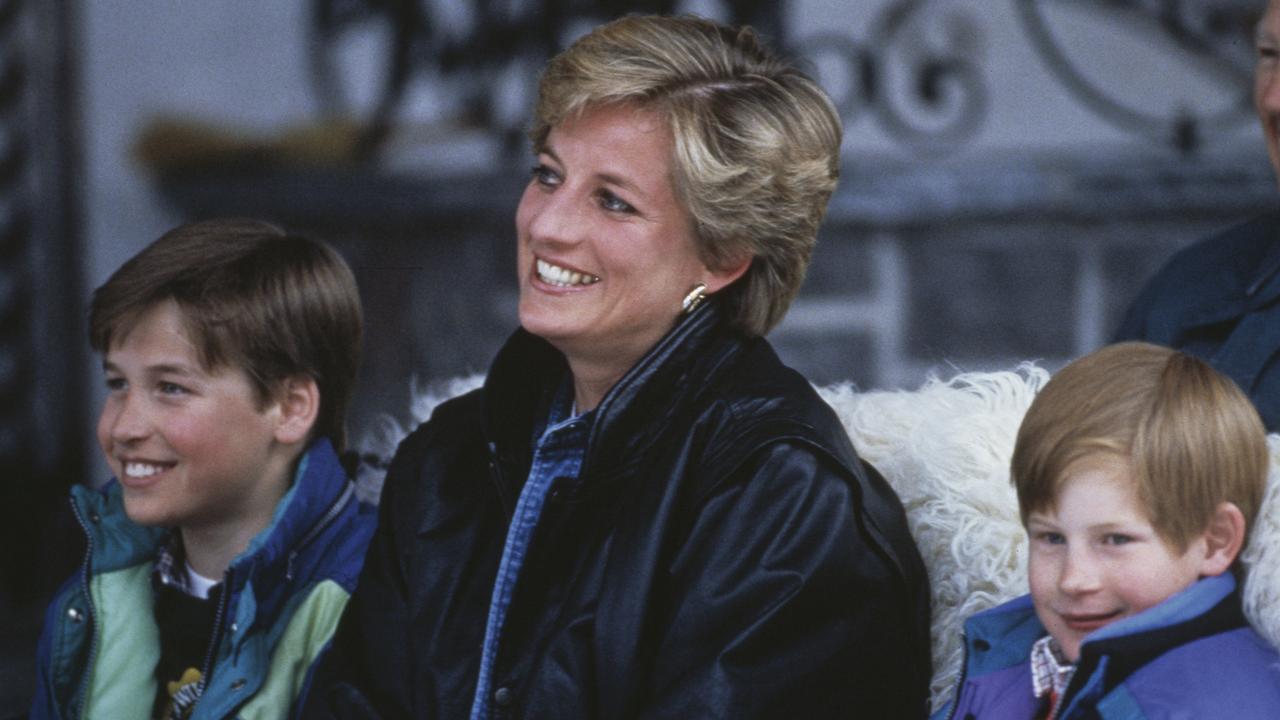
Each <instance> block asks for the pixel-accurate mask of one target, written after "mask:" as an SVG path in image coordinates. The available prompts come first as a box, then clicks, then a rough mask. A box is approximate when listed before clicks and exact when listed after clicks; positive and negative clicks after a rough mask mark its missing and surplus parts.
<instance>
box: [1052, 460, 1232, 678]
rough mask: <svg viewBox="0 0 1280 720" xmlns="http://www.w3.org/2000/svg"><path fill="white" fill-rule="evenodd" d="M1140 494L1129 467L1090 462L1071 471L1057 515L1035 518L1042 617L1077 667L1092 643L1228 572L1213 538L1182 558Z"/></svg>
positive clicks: (1198, 541)
mask: <svg viewBox="0 0 1280 720" xmlns="http://www.w3.org/2000/svg"><path fill="white" fill-rule="evenodd" d="M1133 487H1134V486H1133V482H1132V480H1131V478H1130V475H1129V470H1128V466H1127V465H1126V464H1125V463H1123V462H1122V461H1120V460H1118V459H1114V458H1111V457H1107V456H1103V457H1101V458H1086V460H1084V461H1082V462H1078V463H1076V464H1075V465H1073V466H1072V467H1071V468H1069V469H1068V471H1067V479H1066V481H1065V482H1064V483H1063V485H1062V489H1061V491H1060V492H1059V493H1058V498H1057V507H1056V508H1054V509H1052V510H1050V509H1045V510H1042V511H1039V512H1032V513H1031V514H1030V515H1029V516H1028V518H1027V534H1028V536H1029V537H1030V542H1031V551H1030V557H1029V560H1028V569H1027V573H1028V575H1029V579H1030V581H1031V597H1032V600H1033V601H1034V603H1035V608H1036V615H1037V616H1038V617H1039V618H1040V622H1041V623H1043V624H1044V626H1045V628H1046V629H1048V631H1049V633H1050V634H1051V635H1053V637H1054V639H1055V640H1057V641H1058V644H1059V645H1060V646H1061V647H1062V651H1063V654H1065V655H1066V657H1067V659H1068V660H1070V661H1072V662H1075V661H1076V660H1077V659H1078V658H1079V656H1080V645H1081V642H1082V640H1083V639H1084V637H1085V636H1086V635H1088V634H1090V633H1092V632H1093V631H1095V630H1097V629H1098V628H1101V627H1102V626H1104V625H1108V624H1110V623H1113V622H1115V621H1116V620H1119V619H1121V618H1124V617H1128V616H1130V615H1134V614H1136V613H1139V612H1142V611H1143V610H1146V609H1148V608H1150V607H1152V606H1154V605H1156V604H1158V603H1160V602H1162V601H1164V600H1165V599H1166V598H1168V597H1169V596H1171V595H1173V594H1174V593H1177V592H1179V591H1181V590H1183V589H1185V588H1187V587H1189V586H1190V585H1191V584H1192V583H1194V582H1195V581H1196V580H1197V579H1199V578H1200V577H1201V576H1202V575H1208V574H1216V573H1217V572H1221V569H1220V568H1217V567H1215V566H1214V564H1213V561H1212V560H1211V557H1212V553H1211V552H1210V550H1209V546H1208V541H1207V539H1206V536H1205V535H1199V536H1195V537H1193V538H1192V539H1191V542H1190V543H1189V544H1188V545H1187V548H1186V550H1185V551H1182V552H1180V551H1178V550H1177V549H1176V548H1175V547H1173V546H1172V545H1170V544H1169V543H1167V542H1166V541H1165V540H1164V538H1162V537H1161V536H1160V535H1158V534H1157V533H1156V531H1155V528H1154V527H1152V525H1151V521H1150V520H1149V519H1148V517H1147V515H1146V512H1145V511H1144V510H1143V508H1142V507H1141V506H1140V505H1139V503H1138V499H1137V497H1136V495H1135V494H1134V491H1133Z"/></svg>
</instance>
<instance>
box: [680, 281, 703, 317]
mask: <svg viewBox="0 0 1280 720" xmlns="http://www.w3.org/2000/svg"><path fill="white" fill-rule="evenodd" d="M706 299H707V286H706V285H705V284H703V283H698V284H697V285H694V286H693V289H692V290H690V291H689V294H688V295H685V296H684V300H681V301H680V309H681V310H683V311H684V314H686V315H688V314H689V313H691V312H693V311H694V310H697V309H698V306H699V305H701V304H702V301H703V300H706Z"/></svg>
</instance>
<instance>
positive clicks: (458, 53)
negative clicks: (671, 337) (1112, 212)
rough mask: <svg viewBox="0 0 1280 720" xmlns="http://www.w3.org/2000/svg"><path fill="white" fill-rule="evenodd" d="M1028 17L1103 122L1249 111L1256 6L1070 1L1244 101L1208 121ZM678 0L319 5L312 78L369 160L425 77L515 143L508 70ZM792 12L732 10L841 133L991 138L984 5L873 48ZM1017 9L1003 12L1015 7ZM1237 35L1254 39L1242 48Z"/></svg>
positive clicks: (919, 2)
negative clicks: (817, 80)
mask: <svg viewBox="0 0 1280 720" xmlns="http://www.w3.org/2000/svg"><path fill="white" fill-rule="evenodd" d="M1011 2H1012V4H1013V7H1014V9H1015V12H1016V14H1017V17H1018V19H1019V21H1020V23H1021V25H1022V27H1023V28H1024V31H1025V32H1026V34H1027V35H1028V37H1029V38H1030V39H1031V41H1032V44H1033V46H1034V47H1035V49H1036V51H1037V52H1038V53H1039V55H1040V56H1041V57H1042V58H1043V60H1044V62H1045V64H1046V66H1047V67H1048V69H1049V71H1050V72H1051V73H1052V74H1053V76H1054V77H1056V78H1057V79H1058V81H1059V82H1061V83H1062V84H1063V85H1064V86H1065V87H1066V88H1067V89H1068V90H1069V91H1070V92H1071V93H1072V94H1073V95H1074V96H1075V97H1076V98H1078V99H1079V101H1080V102H1081V103H1083V104H1084V105H1085V106H1086V107H1088V108H1089V109H1090V110H1091V111H1093V112H1094V113H1095V114H1096V115H1097V116H1098V117H1100V118H1101V119H1103V120H1104V121H1107V122H1110V123H1112V124H1114V125H1116V126H1118V127H1121V128H1123V129H1125V130H1127V131H1130V132H1134V133H1136V134H1138V135H1141V136H1143V137H1147V138H1150V139H1153V140H1155V141H1157V142H1161V143H1172V144H1174V145H1175V146H1176V147H1179V148H1181V149H1183V150H1184V151H1190V150H1192V149H1194V148H1196V147H1197V146H1198V145H1199V144H1200V143H1201V142H1202V138H1203V136H1204V135H1206V134H1208V133H1212V132H1217V131H1220V130H1222V129H1224V128H1226V127H1227V126H1229V125H1232V124H1234V123H1238V122H1239V121H1240V119H1241V118H1242V117H1244V116H1245V114H1244V113H1242V112H1241V110H1242V108H1247V106H1248V103H1247V99H1248V87H1249V73H1250V69H1249V66H1250V63H1251V55H1252V53H1251V51H1250V50H1249V48H1251V42H1250V41H1249V40H1250V38H1248V35H1249V33H1250V31H1251V29H1252V22H1253V20H1254V18H1256V15H1257V12H1258V8H1257V7H1256V5H1257V2H1256V0H1071V3H1070V7H1071V8H1072V9H1073V10H1077V11H1079V10H1083V11H1086V12H1088V13H1091V14H1092V15H1095V16H1097V17H1098V18H1101V19H1103V20H1107V21H1109V20H1123V21H1124V23H1125V27H1126V28H1132V29H1133V31H1134V32H1137V33H1148V34H1156V35H1159V36H1160V37H1163V38H1164V39H1166V40H1172V42H1173V43H1174V45H1175V46H1176V47H1177V48H1178V49H1179V51H1180V52H1182V53H1185V54H1186V55H1187V56H1189V57H1194V58H1196V59H1197V61H1198V62H1201V63H1203V64H1205V65H1206V66H1207V67H1209V68H1210V69H1211V70H1213V71H1216V72H1220V73H1222V74H1223V76H1224V77H1225V78H1226V82H1227V84H1228V85H1229V86H1230V87H1233V88H1234V87H1239V88H1240V92H1239V94H1238V100H1237V101H1233V102H1231V103H1229V105H1228V106H1227V107H1224V108H1219V109H1217V110H1214V111H1212V112H1209V113H1200V114H1196V113H1194V112H1192V111H1190V110H1181V111H1179V112H1177V113H1175V114H1174V115H1172V116H1161V115H1158V114H1155V113H1153V112H1151V111H1149V110H1144V109H1141V108H1137V107H1132V106H1131V105H1129V104H1126V102H1125V101H1124V99H1121V98H1116V97H1113V96H1112V95H1111V94H1108V92H1107V91H1106V90H1105V89H1103V88H1101V87H1099V86H1098V85H1097V84H1095V83H1093V82H1091V81H1090V80H1089V78H1088V76H1087V74H1086V73H1084V72H1082V71H1081V69H1080V67H1078V65H1077V61H1076V60H1075V59H1073V58H1072V56H1071V54H1070V53H1069V52H1068V51H1067V50H1066V49H1065V48H1064V47H1063V46H1062V43H1061V42H1060V41H1059V40H1058V38H1057V36H1056V35H1055V32H1054V29H1053V27H1052V23H1051V22H1050V18H1049V16H1048V15H1046V13H1045V7H1046V6H1048V5H1052V4H1054V3H1055V2H1058V3H1059V4H1060V5H1062V6H1066V5H1067V3H1065V2H1061V0H1011ZM677 5H678V3H677V2H676V0H536V1H533V2H527V3H512V2H502V1H499V0H474V1H473V2H470V3H464V2H461V1H459V2H454V3H447V2H444V1H443V0H312V34H313V37H314V42H313V43H312V58H311V65H312V73H313V79H314V87H315V89H316V92H317V95H318V97H319V99H320V101H321V106H322V109H323V110H324V111H325V112H326V113H328V114H330V115H342V116H345V117H353V116H355V117H359V119H360V120H361V122H362V123H363V124H364V127H365V128H366V130H365V142H364V143H363V146H364V148H365V149H366V150H367V151H369V153H366V155H368V154H370V153H371V152H372V151H373V150H375V149H376V148H377V147H378V145H379V143H381V141H382V140H383V139H384V138H385V137H386V135H387V133H388V132H389V131H390V130H391V127H392V124H393V122H395V120H396V118H397V113H398V111H399V106H400V104H401V103H402V101H403V98H404V94H405V89H406V87H407V85H408V83H409V81H410V79H411V78H412V77H413V76H414V75H415V74H417V73H433V74H435V75H436V76H438V77H441V78H445V79H448V78H452V77H456V76H462V77H467V81H466V82H464V83H459V84H457V86H456V87H457V90H456V92H457V93H459V94H460V95H461V99H460V101H459V106H460V108H461V110H460V112H459V113H458V114H459V115H460V117H459V119H460V120H462V121H463V122H465V123H466V124H468V125H470V126H472V127H479V128H483V129H485V130H488V131H489V132H491V133H493V134H494V135H496V136H498V137H500V138H503V139H504V140H506V141H507V144H508V146H511V145H512V143H513V142H514V141H515V140H516V139H517V138H518V137H519V130H520V128H521V127H523V124H524V121H525V118H524V116H523V115H522V114H521V115H519V116H515V117H513V116H512V115H511V114H510V113H507V114H506V115H504V114H503V112H502V111H501V106H502V105H503V102H504V101H507V104H508V105H509V104H510V98H509V97H504V93H505V92H506V91H507V90H509V89H510V86H504V85H502V83H501V82H500V80H501V79H502V78H503V77H504V75H510V74H511V73H512V72H513V71H514V72H515V73H517V74H521V75H522V79H523V80H524V81H526V82H527V83H532V81H533V76H532V73H534V72H536V71H537V70H538V69H539V68H540V67H541V66H542V64H543V62H545V60H546V59H547V58H548V57H550V55H551V54H552V53H554V52H555V51H556V50H557V49H558V48H560V47H562V46H563V45H564V43H565V41H567V40H568V39H570V35H571V34H572V33H573V32H575V31H577V30H580V29H582V28H584V27H586V26H588V25H590V24H593V23H595V22H599V21H602V20H604V19H607V18H610V17H616V16H618V15H620V14H622V13H624V12H654V13H668V12H672V11H674V10H676V9H677ZM786 6H787V3H785V2H784V1H783V0H778V1H777V2H768V1H767V0H736V1H735V0H727V1H726V2H724V3H723V7H724V8H725V10H726V12H727V13H728V14H729V16H730V17H728V18H726V19H727V20H728V21H729V22H733V23H750V24H752V25H754V26H756V27H757V28H758V29H759V30H761V31H762V32H763V33H765V34H766V35H768V36H770V37H772V38H773V39H774V41H775V42H776V43H777V44H778V45H780V46H782V47H783V48H787V49H794V50H795V51H797V52H799V53H800V54H802V55H805V56H808V57H809V58H810V59H811V60H813V62H814V65H815V67H816V68H817V69H818V73H819V75H821V76H823V81H824V85H826V86H827V87H828V88H829V89H831V90H832V92H833V95H835V98H836V101H837V104H838V106H839V109H840V111H841V114H842V115H843V116H844V118H845V121H846V123H848V124H850V125H852V123H854V122H855V121H857V120H859V119H860V118H861V117H863V116H864V115H868V116H871V117H873V118H874V120H875V122H876V124H877V125H878V126H879V127H880V128H882V129H883V130H884V131H885V132H886V133H887V134H888V135H889V136H890V137H891V138H893V139H894V140H896V141H897V142H899V143H901V144H903V145H905V146H907V147H909V148H911V149H912V150H915V151H918V152H926V153H937V152H946V151H948V150H950V149H953V148H956V147H959V146H961V145H963V144H964V143H965V142H966V141H967V140H969V139H970V138H971V137H972V136H973V135H974V134H975V133H976V132H977V131H978V130H979V129H980V128H981V127H982V124H983V121H984V120H985V118H986V115H987V111H988V108H989V105H990V90H989V87H988V80H987V77H986V73H985V71H984V68H983V67H982V53H983V50H984V47H983V38H982V36H981V31H980V27H979V22H978V20H979V19H980V17H979V16H978V15H977V14H976V11H975V8H974V7H973V6H968V7H966V6H965V5H963V4H959V3H955V2H953V1H951V0H891V1H890V2H886V3H883V4H882V5H881V6H880V8H879V10H878V11H877V12H876V14H875V15H874V16H872V19H871V22H870V23H868V24H867V26H866V31H865V32H864V33H861V35H862V38H863V39H855V38H854V37H853V35H852V34H851V33H842V32H836V31H824V32H821V33H819V34H816V35H812V36H808V37H802V38H795V37H792V36H791V35H790V34H789V33H788V32H787V29H788V28H787V27H786V24H785V18H786V17H787V13H786ZM1006 7H1007V6H1001V9H1002V10H1003V9H1006ZM370 29H376V30H378V31H379V32H380V33H381V35H382V36H383V37H382V40H381V41H380V42H381V46H380V48H381V58H380V59H376V60H375V62H374V65H375V66H376V67H375V70H374V73H375V75H377V77H376V78H375V79H374V80H373V81H372V82H373V83H374V84H376V86H377V90H375V91H374V93H373V97H372V99H371V100H370V101H369V102H368V103H366V104H365V107H364V109H363V110H357V109H356V108H355V107H354V106H355V105H356V103H353V102H352V101H351V99H350V98H349V97H348V95H349V93H347V92H344V88H343V87H342V82H341V80H340V77H341V75H342V67H341V64H342V63H341V60H340V59H339V57H340V55H341V52H340V50H341V46H342V44H343V38H344V37H346V36H348V35H350V34H351V33H353V32H360V31H362V30H363V31H368V30H370ZM1242 36H1243V38H1244V40H1245V41H1244V42H1241V39H1242Z"/></svg>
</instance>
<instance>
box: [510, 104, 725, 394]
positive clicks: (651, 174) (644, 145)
mask: <svg viewBox="0 0 1280 720" xmlns="http://www.w3.org/2000/svg"><path fill="white" fill-rule="evenodd" d="M672 147H673V141H672V137H671V131H670V129H669V128H668V127H667V125H666V123H664V122H663V121H662V119H661V117H659V116H658V115H657V114H655V113H653V112H650V111H648V110H645V109H642V108H637V107H636V106H634V105H611V106H603V107H594V108H588V109H587V110H586V112H584V113H583V114H582V115H579V116H575V117H570V118H568V119H566V120H565V121H563V122H562V123H560V124H559V125H556V126H555V127H553V128H552V129H551V132H550V133H549V134H548V136H547V140H546V144H545V147H543V148H541V152H539V153H538V159H537V164H536V165H535V167H534V169H533V177H532V179H531V180H530V182H529V186H528V187H527V188H525V191H524V195H523V196H522V197H521V199H520V206H519V209H518V210H517V211H516V234H517V238H518V242H519V249H518V259H517V269H518V272H519V274H520V278H519V280H520V324H521V325H523V326H524V328H525V329H526V330H528V331H529V332H531V333H533V334H535V335H538V336H540V337H542V338H545V339H546V340H548V341H549V342H551V344H552V345H554V346H555V347H556V348H557V349H559V350H560V351H561V352H563V353H564V354H565V356H566V357H567V358H568V359H569V362H570V364H571V366H572V365H574V364H576V363H578V362H587V363H595V364H596V365H597V366H598V365H600V364H602V363H603V364H613V365H616V371H617V372H616V374H617V375H618V376H621V374H622V373H624V372H625V371H626V370H627V369H628V368H629V367H631V366H632V365H633V364H634V363H635V362H636V361H637V360H638V359H639V358H640V357H641V356H642V355H643V354H644V353H645V352H646V351H647V350H648V349H649V348H650V347H652V346H653V345H654V344H655V343H657V341H658V340H659V339H660V338H661V337H662V336H663V334H665V333H666V332H667V331H668V330H670V329H671V327H672V326H673V325H674V324H675V321H676V318H677V317H678V315H679V314H680V301H681V299H682V298H683V297H684V296H685V295H686V294H687V293H688V292H689V291H690V290H692V289H693V287H694V286H695V285H696V284H697V283H699V282H701V283H705V284H706V285H707V286H708V290H709V291H710V292H714V291H715V290H718V289H719V288H720V287H723V286H724V285H725V284H727V283H728V282H730V281H732V280H733V279H734V278H736V277H737V276H738V274H740V272H739V273H713V272H711V271H710V270H708V269H707V267H706V266H705V265H704V264H703V262H702V261H701V260H700V259H699V257H698V253H697V250H696V248H695V246H694V232H693V227H692V221H691V220H690V216H689V213H688V211H686V210H685V208H684V207H683V206H682V205H681V204H680V202H679V201H678V200H677V199H676V195H675V190H674V187H673V184H672V170H671V158H672ZM730 275H732V276H731V277H730Z"/></svg>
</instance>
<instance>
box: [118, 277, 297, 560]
mask: <svg viewBox="0 0 1280 720" xmlns="http://www.w3.org/2000/svg"><path fill="white" fill-rule="evenodd" d="M183 320H184V318H183V315H182V311H181V309H180V308H179V306H178V305H177V304H176V303H175V302H173V301H165V302H161V303H159V304H157V305H155V306H154V307H151V308H149V309H147V310H145V311H144V312H143V313H142V314H141V315H140V316H139V318H138V320H137V322H136V323H135V324H133V326H132V327H131V328H130V329H129V331H128V332H127V333H126V334H124V336H123V337H121V338H118V339H116V340H115V341H113V343H112V345H111V347H110V348H109V349H108V351H107V352H106V354H105V356H104V358H103V368H104V371H105V376H106V384H107V398H106V401H105V402H104V404H103V407H102V415H101V417H100V418H99V420H98V442H99V443H100V444H101V446H102V451H103V452H104V453H105V454H106V458H107V462H108V463H109V464H110V466H111V470H112V471H113V472H114V473H115V476H116V477H117V478H119V480H120V484H121V486H122V489H123V491H124V506H125V512H126V513H127V514H128V515H129V517H130V519H132V520H133V521H134V522H137V523H139V524H142V525H162V526H175V527H180V528H182V529H183V531H184V534H185V533H186V532H187V531H196V532H205V533H211V534H213V535H216V536H220V537H223V538H226V537H230V536H242V535H244V534H246V533H248V534H249V536H250V537H251V536H252V534H253V533H256V532H257V531H258V530H260V529H261V528H262V527H265V526H266V525H267V524H268V523H269V522H270V519H271V515H272V512H273V511H274V509H275V506H276V503H277V502H278V501H279V499H280V498H281V497H282V496H283V494H284V492H285V491H286V490H287V488H288V486H289V483H290V481H291V475H290V473H291V460H292V457H286V453H284V452H282V450H281V448H280V446H279V443H278V442H277V441H276V431H277V428H278V427H279V424H280V420H281V406H280V404H279V403H278V402H276V401H269V402H267V403H266V404H265V405H263V404H262V403H260V402H259V400H258V396H257V394H256V393H255V391H254V389H253V386H252V385H251V384H250V382H249V379H248V377H247V375H246V374H245V373H244V371H243V370H240V369H238V368H235V369H233V368H218V369H216V370H211V369H209V368H206V367H204V365H203V364H202V363H201V361H200V356H199V353H198V352H197V348H196V345H195V344H194V343H193V342H192V339H191V337H190V335H189V333H188V331H187V328H186V326H185V323H184V321H183Z"/></svg>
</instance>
